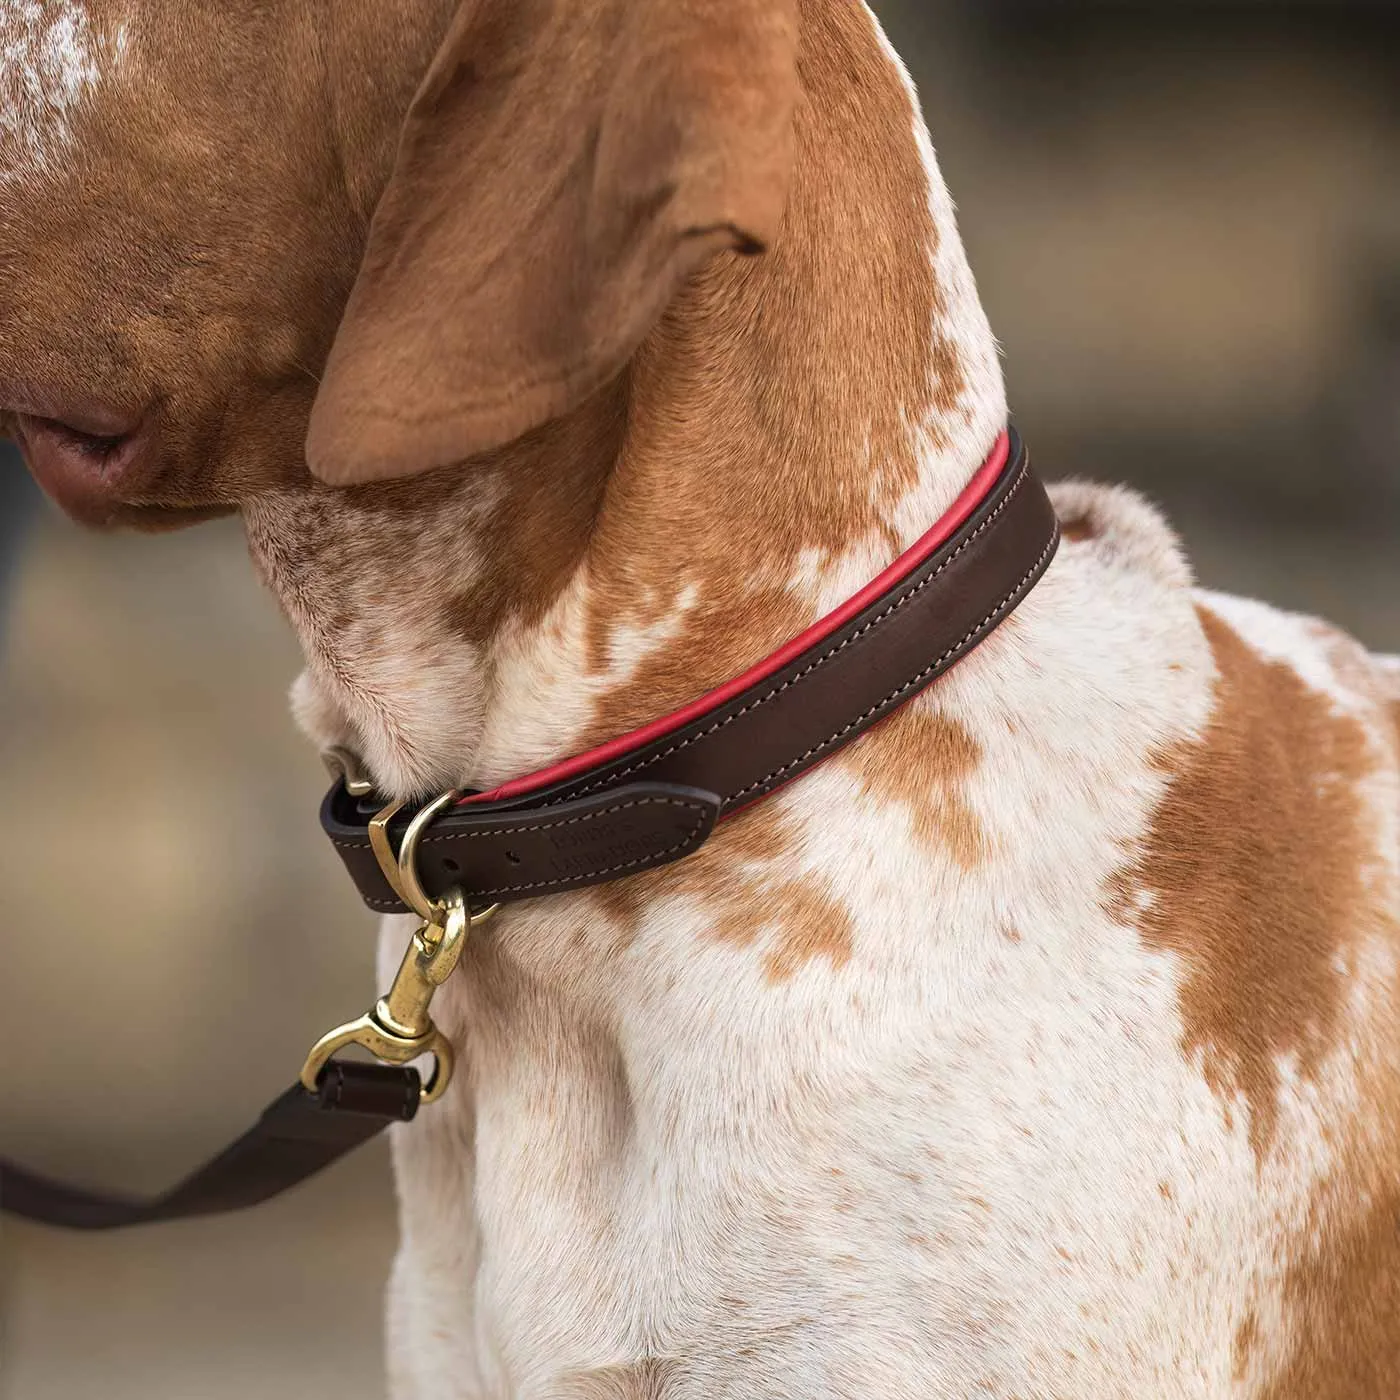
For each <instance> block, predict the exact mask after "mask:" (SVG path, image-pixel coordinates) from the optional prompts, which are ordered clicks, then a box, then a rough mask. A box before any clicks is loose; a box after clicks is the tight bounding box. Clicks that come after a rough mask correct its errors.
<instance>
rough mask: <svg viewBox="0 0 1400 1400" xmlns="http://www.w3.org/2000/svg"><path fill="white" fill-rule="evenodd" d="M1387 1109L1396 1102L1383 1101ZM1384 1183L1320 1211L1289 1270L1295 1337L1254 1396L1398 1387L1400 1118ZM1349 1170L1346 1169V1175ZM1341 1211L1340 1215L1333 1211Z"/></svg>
mask: <svg viewBox="0 0 1400 1400" xmlns="http://www.w3.org/2000/svg"><path fill="white" fill-rule="evenodd" d="M1388 1106H1389V1108H1390V1110H1391V1113H1392V1115H1394V1114H1395V1113H1396V1112H1397V1111H1400V1101H1397V1100H1396V1099H1395V1098H1394V1097H1392V1098H1391V1099H1390V1101H1389V1105H1388ZM1391 1129H1392V1132H1391V1135H1390V1146H1391V1152H1392V1160H1391V1163H1390V1168H1391V1173H1392V1174H1391V1177H1390V1181H1389V1182H1388V1184H1386V1185H1385V1186H1383V1187H1380V1188H1379V1189H1377V1190H1375V1191H1374V1192H1373V1193H1364V1192H1361V1191H1358V1190H1356V1189H1355V1187H1356V1185H1357V1182H1356V1180H1355V1178H1350V1185H1351V1186H1352V1188H1353V1189H1352V1191H1351V1192H1349V1193H1348V1195H1347V1198H1346V1199H1345V1201H1344V1202H1342V1205H1343V1206H1344V1209H1342V1210H1341V1211H1340V1212H1338V1211H1330V1212H1326V1213H1324V1212H1321V1211H1319V1212H1316V1213H1315V1215H1314V1218H1312V1219H1311V1220H1309V1222H1308V1229H1307V1231H1306V1232H1305V1237H1304V1238H1305V1240H1306V1243H1305V1245H1304V1247H1303V1249H1302V1250H1301V1251H1300V1255H1299V1257H1298V1259H1297V1261H1296V1262H1295V1263H1294V1264H1293V1266H1292V1268H1291V1269H1290V1270H1289V1273H1288V1277H1287V1279H1286V1282H1285V1285H1284V1299H1285V1302H1286V1303H1287V1305H1288V1307H1289V1312H1290V1326H1289V1331H1290V1333H1291V1346H1290V1349H1289V1355H1288V1359H1287V1361H1286V1363H1285V1364H1284V1366H1283V1369H1282V1370H1281V1371H1280V1372H1279V1373H1278V1374H1277V1375H1275V1376H1274V1377H1273V1379H1272V1380H1271V1382H1270V1383H1269V1384H1268V1385H1267V1386H1266V1387H1265V1388H1264V1390H1263V1391H1262V1392H1261V1395H1260V1400H1394V1397H1395V1396H1397V1395H1400V1122H1397V1121H1396V1119H1395V1118H1394V1117H1392V1122H1391ZM1344 1179H1347V1178H1344ZM1339 1216H1340V1218H1338V1217H1339Z"/></svg>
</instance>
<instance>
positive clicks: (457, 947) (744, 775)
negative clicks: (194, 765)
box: [0, 431, 1060, 1230]
mask: <svg viewBox="0 0 1400 1400" xmlns="http://www.w3.org/2000/svg"><path fill="white" fill-rule="evenodd" d="M1059 538H1060V533H1059V523H1058V521H1057V520H1056V519H1055V513H1054V510H1053V508H1052V506H1051V504H1050V500H1049V497H1048V496H1047V495H1046V493H1045V489H1044V487H1043V486H1041V484H1040V483H1039V481H1038V480H1037V479H1036V478H1035V476H1034V475H1033V474H1032V473H1031V470H1030V465H1029V462H1028V460H1027V456H1026V451H1025V447H1024V445H1023V444H1022V443H1021V441H1020V438H1019V437H1018V436H1017V434H1016V433H1015V432H1014V431H1009V432H1008V433H1006V434H1003V435H1002V437H1001V438H1000V439H999V440H998V443H997V447H996V450H995V451H994V452H993V454H992V456H991V457H990V458H989V459H988V461H987V463H986V464H985V465H984V466H983V467H982V469H981V470H980V471H979V472H978V473H977V475H976V477H975V478H974V479H973V481H972V483H970V485H969V486H968V488H967V490H966V491H964V493H963V494H962V496H961V497H960V498H959V500H958V501H957V502H956V503H955V504H954V506H953V507H952V509H951V510H950V511H949V512H948V513H947V514H946V515H945V516H944V517H943V518H942V520H940V521H939V522H938V524H937V525H935V526H934V527H933V529H931V530H930V531H929V532H928V533H927V534H926V535H925V536H924V537H923V539H921V540H920V541H919V542H918V543H917V544H915V545H914V546H913V548H912V549H910V550H909V551H908V552H907V553H906V554H904V555H903V556H901V558H900V559H899V560H897V561H896V562H895V564H893V565H892V566H891V567H890V568H889V569H888V570H886V571H885V573H883V574H881V575H880V577H879V578H878V579H875V580H873V581H872V583H871V584H869V585H868V586H867V587H866V588H864V589H862V590H861V592H860V593H858V594H856V595H855V597H854V598H852V599H850V600H848V601H847V602H846V603H845V604H843V605H842V607H840V608H838V609H837V610H836V611H835V612H834V613H832V614H830V615H829V616H828V617H826V618H824V619H823V620H822V621H821V622H819V623H817V624H816V625H815V626H814V627H812V628H810V629H809V630H808V631H807V632H804V633H803V634H802V636H800V637H797V638H794V639H793V640H792V641H791V642H790V643H788V645H787V646H785V647H783V648H782V649H781V650H779V651H778V652H775V653H774V654H773V655H772V656H770V657H769V658H767V660H766V661H764V662H761V663H760V664H759V665H758V666H755V667H753V668H752V669H751V670H750V671H747V672H745V673H744V675H742V676H739V677H736V678H735V679H734V680H732V681H730V682H729V683H727V684H726V685H724V686H721V687H720V688H719V689H717V690H715V691H712V692H711V693H710V694H708V695H706V696H702V697H701V698H700V699H699V700H697V701H695V702H694V703H693V704H691V705H689V706H686V707H685V708H684V709H682V710H680V711H677V712H676V713H675V714H673V715H669V716H666V717H665V718H663V719H660V720H658V721H656V722H655V723H653V724H650V725H647V726H646V727H645V728H643V729H641V730H638V731H636V732H635V733H633V734H630V735H625V736H623V737H622V738H620V739H617V740H614V741H612V742H611V743H609V744H605V745H602V746H601V747H600V748H598V749H594V750H591V751H590V752H588V753H586V754H582V755H579V756H578V757H576V758H573V759H570V760H568V761H567V762H565V763H561V764H557V765H555V766H554V767H552V768H549V769H546V770H544V771H543V772H541V773H536V774H531V775H529V776H528V777H525V778H521V779H517V780H515V781H513V782H511V783H507V784H505V785H503V786H502V787H500V788H497V789H495V790H493V791H491V792H487V793H464V792H458V791H453V792H448V793H443V794H442V795H441V796H439V797H437V798H434V799H433V800H432V801H431V802H428V803H426V804H424V805H422V806H419V807H416V808H413V809H410V808H409V807H408V806H407V805H406V804H402V803H399V804H393V805H391V806H389V807H387V808H383V809H382V810H381V809H380V804H378V803H375V802H374V801H373V800H372V799H373V792H372V787H371V785H370V784H369V782H368V781H367V780H365V779H364V778H363V777H362V776H361V775H360V774H359V773H358V772H357V771H356V765H355V763H354V760H353V759H352V758H351V757H350V756H349V755H342V756H341V766H342V769H343V776H342V777H341V779H340V781H338V782H337V783H336V785H335V787H334V788H333V789H332V790H331V792H330V794H329V796H328V797H327V798H326V801H325V803H324V804H323V807H322V813H321V818H322V824H323V825H324V827H325V829H326V832H327V834H328V835H329V837H330V839H331V840H332V842H333V843H334V844H335V847H336V849H337V850H338V851H339V852H340V855H341V857H342V859H343V860H344V862H345V865H346V868H347V869H348V870H349V872H350V875H351V877H352V878H353V879H354V881H355V883H356V885H357V886H358V888H359V890H360V893H361V895H362V896H363V897H364V900H365V903H366V904H368V905H369V906H370V907H371V908H372V909H377V910H380V911H382V912H404V911H409V910H411V911H413V912H416V913H417V914H418V915H419V916H420V918H421V919H422V927H421V928H419V930H418V931H417V932H416V933H415V934H414V935H413V939H412V941H411V942H410V945H409V947H408V950H407V952H406V953H405V955H404V960H403V964H402V966H401V967H400V969H399V973H398V976H397V977H396V978H395V980H394V984H393V986H392V988H391V989H390V990H389V992H388V993H386V994H385V996H384V997H382V998H381V999H380V1000H379V1001H378V1002H377V1003H376V1004H375V1006H374V1007H373V1008H372V1009H371V1010H370V1011H369V1012H367V1013H366V1014H365V1015H364V1016H361V1017H360V1018H358V1019H357V1020H355V1021H352V1022H350V1023H349V1024H347V1025H345V1026H341V1027H339V1028H338V1029H336V1030H334V1031H332V1032H330V1033H329V1034H328V1035H326V1036H323V1037H322V1039H321V1040H320V1041H319V1042H318V1043H317V1045H316V1046H315V1047H314V1048H313V1050H312V1052H311V1054H310V1056H309V1057H308V1059H307V1062H306V1065H305V1066H304V1067H303V1070H302V1075H301V1078H300V1080H299V1082H298V1083H297V1084H295V1085H294V1086H293V1087H292V1088H291V1089H289V1090H287V1092H286V1093H284V1094H283V1095H282V1096H281V1097H280V1098H278V1099H277V1100H276V1101H275V1102H274V1103H273V1104H272V1105H271V1106H270V1107H269V1108H268V1109H267V1110H266V1111H265V1112H264V1114H263V1116H262V1118H261V1119H260V1120H259V1121H258V1122H257V1124H255V1125H254V1127H253V1128H252V1129H251V1130H250V1131H249V1132H247V1133H246V1134H245V1135H244V1136H243V1137H241V1138H239V1139H238V1140H237V1141H236V1142H235V1143H234V1144H233V1145H232V1146H230V1147H229V1148H227V1149H226V1150H225V1151H224V1152H222V1153H221V1154H220V1155H219V1156H218V1157H216V1158H214V1159H213V1160H212V1161H211V1162H210V1163H208V1164H207V1165H206V1166H204V1167H202V1168H201V1169H200V1170H199V1171H197V1172H195V1173H194V1174H193V1175H192V1176H191V1177H189V1178H188V1179H187V1180H186V1181H185V1182H183V1183H182V1184H181V1185H179V1186H177V1187H175V1188H174V1189H173V1190H172V1191H169V1192H167V1193H165V1194H164V1195H162V1196H159V1197H157V1198H155V1199H152V1200H144V1201H138V1200H130V1199H125V1198H120V1197H113V1196H105V1195H101V1194H96V1193H92V1192H87V1191H83V1190H79V1189H77V1188H73V1187H67V1186H63V1185H61V1184H58V1183H55V1182H51V1181H47V1180H45V1179H43V1178H41V1177H38V1176H35V1175H33V1174H32V1173H29V1172H26V1171H24V1170H23V1169H22V1168H19V1167H16V1166H13V1165H11V1164H9V1163H6V1162H4V1161H0V1211H3V1212H5V1213H7V1214H10V1215H16V1216H22V1217H25V1218H28V1219H31V1220H38V1221H43V1222H45V1223H47V1224H50V1225H59V1226H64V1227H67V1228H71V1229H80V1230H105V1229H114V1228H118V1227H121V1226H126V1225H138V1224H144V1223H148V1222H153V1221H162V1220H177V1219H182V1218H187V1217H190V1216H198V1215H212V1214H217V1213H220V1212H225V1211H234V1210H241V1209H244V1208H245V1207H248V1206H253V1205H257V1204H259V1203H261V1202H263V1201H266V1200H269V1199H271V1198H272V1197H273V1196H277V1195H280V1194H281V1193H282V1192H283V1191H285V1190H287V1189H289V1188H290V1187H292V1186H295V1185H297V1184H298V1183H299V1182H302V1181H305V1180H306V1179H307V1178H308V1177H310V1176H313V1175H315V1174H316V1173H317V1172H319V1171H321V1170H322V1169H323V1168H325V1167H327V1166H329V1165H330V1164H331V1163H333V1162H335V1161H337V1160H338V1159H339V1158H341V1157H343V1156H345V1155H346V1154H347V1153H349V1152H351V1151H353V1150H354V1149H355V1148H357V1147H359V1146H360V1145H361V1144H363V1143H365V1142H367V1141H369V1140H370V1139H371V1138H373V1137H375V1136H377V1135H378V1134H379V1133H380V1132H381V1131H382V1130H383V1129H384V1128H385V1127H387V1126H388V1125H389V1124H391V1123H396V1122H408V1121H410V1120H411V1119H412V1118H413V1117H414V1115H415V1113H416V1112H417V1111H418V1107H419V1105H420V1103H430V1102H432V1101H433V1100H434V1099H436V1098H437V1097H439V1096H440V1095H441V1093H442V1092H443V1090H444V1089H445V1087H446V1085H447V1082H448V1079H449V1078H450V1076H451V1073H452V1047H451V1044H450V1042H448V1041H447V1040H446V1039H445V1038H444V1037H443V1036H442V1035H441V1034H440V1033H439V1032H438V1030H437V1028H436V1027H435V1026H434V1025H433V1022H432V1020H431V1017H430V1016H429V1014H428V1013H429V1005H430V1003H431V1001H432V997H433V993H434V992H435V991H436V990H437V988H438V987H439V986H441V985H442V983H443V982H444V981H446V979H447V978H448V977H449V976H450V975H451V974H452V972H453V971H454V970H455V968H456V966H457V961H458V959H459V957H460V955H461V951H462V948H463V946H464V945H465V942H466V940H467V938H468V937H469V936H470V934H471V932H472V930H473V929H474V928H476V927H478V926H480V925H482V924H484V923H485V922H486V921H487V920H488V919H489V918H490V917H491V916H492V915H493V914H494V913H495V912H496V911H497V909H499V908H500V907H501V906H502V905H504V904H508V903H511V902H514V901H516V900H522V899H530V898H534V897H537V896H541V895H546V894H561V893H565V892H567V891H569V890H577V889H583V888H586V887H588V886H592V885H598V884H603V883H606V882H609V881H612V880H620V879H624V878H626V877H627V876H629V875H634V874H637V873H639V872H641V871H644V870H652V869H655V868H657V867H659V866H662V865H668V864H670V863H672V862H674V861H677V860H681V859H683V858H684V857H686V856H688V855H690V854H691V853H693V852H694V851H696V850H698V849H699V848H700V846H701V845H703V844H704V842H705V840H706V839H707V838H708V837H709V835H710V834H711V832H712V831H713V830H714V828H715V825H716V823H717V822H720V821H722V820H724V819H725V818H726V817H728V816H730V815H732V814H733V813H735V812H737V811H739V810H741V809H742V808H744V807H746V806H748V805H750V804H751V803H753V802H757V801H759V800H760V799H762V798H763V797H766V796H767V795H768V794H770V793H771V792H773V791H775V790H776V789H777V788H779V787H781V786H783V785H784V784H786V783H788V782H791V781H792V780H793V779H795V778H797V777H799V776H800V775H801V774H803V773H805V772H806V771H808V770H809V769H810V768H812V767H813V766H814V765H815V764H818V763H820V762H822V760H823V759H825V758H827V757H828V756H830V755H831V754H832V753H835V752H836V751H837V750H838V749H840V748H842V747H843V746H844V745H846V744H848V743H850V742H851V740H853V739H855V738H857V737H858V736H859V735H861V734H863V733H865V731H866V730H868V729H870V728H871V727H872V726H873V725H875V724H878V723H879V722H880V721H881V720H882V719H884V718H885V717H886V716H888V715H889V714H891V713H892V712H893V711H895V710H896V709H898V708H899V707H900V706H901V705H903V704H904V703H905V702H907V701H908V700H910V699H912V698H913V697H914V696H915V695H917V694H919V693H920V692H921V691H922V690H924V689H925V688H926V687H927V686H928V685H930V684H931V683H932V682H933V681H935V680H936V679H937V678H938V677H939V676H941V675H943V674H944V673H945V672H947V671H948V670H949V669H950V668H951V667H953V666H955V665H956V664H957V663H958V662H959V661H960V660H962V658H963V657H964V656H966V655H967V654H968V653H969V652H971V651H972V650H973V649H974V648H975V647H976V646H978V645H979V644H980V643H981V642H982V641H983V640H985V639H986V637H987V636H989V635H990V634H991V633H992V632H993V631H994V630H995V629H996V628H997V627H998V626H999V625H1000V624H1001V623H1002V622H1003V621H1004V620H1005V619H1006V618H1007V617H1009V616H1010V614H1011V613H1012V612H1013V611H1014V610H1015V609H1016V608H1017V607H1018V606H1019V605H1020V603H1021V601H1022V600H1023V599H1024V598H1025V596H1026V595H1027V594H1028V593H1029V592H1030V591H1031V589H1032V588H1033V587H1034V586H1035V584H1036V583H1037V581H1038V580H1039V579H1040V577H1041V575H1042V574H1043V573H1044V572H1045V569H1046V568H1047V567H1048V566H1049V563H1050V561H1051V559H1052V558H1053V557H1054V554H1055V550H1056V547H1057V546H1058V544H1059ZM465 891H470V894H469V895H468V894H467V893H465ZM350 1045H357V1046H360V1047H362V1048H364V1049H367V1050H369V1051H370V1053H371V1054H373V1055H374V1056H375V1057H376V1058H377V1059H379V1060H381V1061H388V1062H390V1063H387V1064H383V1063H381V1064H364V1063H359V1062H352V1061H345V1060H342V1059H339V1058H336V1056H337V1055H338V1053H339V1052H340V1051H341V1050H342V1049H344V1048H346V1047H347V1046H350ZM425 1054H431V1055H432V1056H433V1057H434V1059H435V1062H436V1065H435V1068H434V1070H433V1072H432V1074H431V1075H430V1076H429V1079H428V1081H427V1082H426V1083H423V1082H421V1081H420V1077H419V1075H418V1073H417V1071H416V1070H414V1069H413V1068H411V1067H410V1065H409V1062H410V1061H412V1060H416V1059H417V1058H418V1057H420V1056H422V1055H425Z"/></svg>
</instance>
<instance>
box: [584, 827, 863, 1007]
mask: <svg viewBox="0 0 1400 1400" xmlns="http://www.w3.org/2000/svg"><path fill="white" fill-rule="evenodd" d="M799 839H800V837H799V833H798V832H797V831H796V830H795V829H794V828H793V827H792V825H791V824H790V823H789V822H787V821H785V820H784V819H783V818H782V817H781V816H778V815H775V814H774V812H773V811H772V810H771V809H765V808H762V807H758V808H755V809H753V810H752V811H749V812H743V813H741V814H740V815H738V816H736V817H733V818H731V819H730V820H729V821H727V822H725V823H724V825H723V826H721V827H720V829H719V830H718V831H717V832H716V833H715V835H714V836H713V837H711V838H710V840H709V841H708V842H707V843H706V844H705V845H704V846H703V847H701V849H700V850H699V851H697V852H696V854H695V855H693V856H690V857H689V858H688V859H686V860H684V861H681V862H679V863H678V864H676V865H671V866H667V867H666V868H665V869H662V870H654V871H649V872H648V873H647V874H645V875H637V876H634V877H633V878H632V879H630V880H622V881H619V882H618V883H617V884H614V885H609V886H607V887H605V888H603V889H601V890H599V891H597V893H596V895H595V898H597V899H598V901H599V902H600V903H601V904H602V906H603V908H604V910H605V911H606V912H607V913H608V915H609V916H610V917H611V918H613V919H614V920H616V921H617V922H619V923H620V925H621V926H622V935H623V939H624V941H625V942H630V941H631V939H632V937H633V936H634V935H635V932H636V929H637V927H638V926H639V924H640V922H641V917H642V911H643V910H644V909H645V908H647V907H648V906H649V905H651V904H652V903H654V902H655V901H657V900H661V899H666V898H668V897H676V896H684V897H685V898H687V899H691V900H695V901H698V903H699V904H700V906H701V908H702V910H703V911H704V913H705V915H706V917H707V918H708V919H709V924H708V930H707V936H708V937H709V938H710V939H712V940H714V941H716V942H721V943H728V944H732V945H734V946H735V947H741V948H747V947H752V946H753V945H754V944H756V943H757V942H758V941H759V939H760V938H763V937H764V935H765V934H766V935H767V939H766V947H765V951H764V958H763V964H764V970H765V972H766V975H767V977H768V980H769V981H770V982H784V981H787V980H788V979H790V978H791V977H793V976H795V975H796V974H797V973H798V972H799V971H801V969H802V968H803V967H805V966H806V965H807V964H808V963H811V962H815V961H818V960H821V959H825V960H826V961H827V962H828V963H829V964H830V966H831V967H832V968H833V969H840V968H842V967H844V966H845V965H846V964H847V963H848V962H849V961H850V959H851V955H852V952H853V949H854V941H855V931H854V928H853V927H852V923H851V916H850V912H849V911H848V910H847V909H846V907H845V906H844V905H843V904H841V903H840V901H839V900H837V899H835V898H834V897H833V896H832V894H831V893H830V892H829V891H828V890H826V889H824V888H823V887H822V884H821V882H820V881H819V880H818V878H817V877H816V876H813V875H798V876H793V875H790V874H788V873H786V872H787V871H789V870H790V869H791V867H792V856H793V854H794V852H795V850H796V846H797V842H798V840H799Z"/></svg>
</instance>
